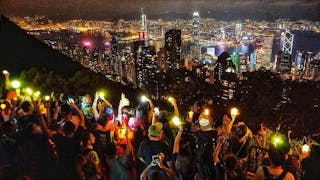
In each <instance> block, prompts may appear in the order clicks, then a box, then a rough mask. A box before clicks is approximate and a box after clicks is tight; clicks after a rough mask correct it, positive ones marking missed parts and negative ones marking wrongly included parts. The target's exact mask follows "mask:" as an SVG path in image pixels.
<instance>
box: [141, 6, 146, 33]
mask: <svg viewBox="0 0 320 180" xmlns="http://www.w3.org/2000/svg"><path fill="white" fill-rule="evenodd" d="M141 30H142V31H146V32H147V15H146V14H145V13H144V11H143V8H141Z"/></svg>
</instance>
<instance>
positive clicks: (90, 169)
mask: <svg viewBox="0 0 320 180" xmlns="http://www.w3.org/2000/svg"><path fill="white" fill-rule="evenodd" d="M92 151H93V150H92V149H86V150H84V151H83V152H81V153H80V154H79V155H78V158H79V160H81V161H83V162H85V163H84V164H82V171H83V172H84V174H85V176H86V179H92V178H93V177H95V176H96V166H95V164H94V163H93V162H91V161H89V159H88V158H89V154H90V153H91V152H92Z"/></svg>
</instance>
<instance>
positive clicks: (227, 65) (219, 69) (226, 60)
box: [214, 52, 236, 81]
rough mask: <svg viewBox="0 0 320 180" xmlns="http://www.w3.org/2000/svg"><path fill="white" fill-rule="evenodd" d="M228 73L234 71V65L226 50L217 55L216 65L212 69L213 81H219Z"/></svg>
mask: <svg viewBox="0 0 320 180" xmlns="http://www.w3.org/2000/svg"><path fill="white" fill-rule="evenodd" d="M229 73H233V74H235V73H236V67H235V65H234V64H233V62H232V59H231V57H230V55H229V54H228V53H227V52H223V53H222V54H220V55H219V56H218V60H217V63H216V67H215V69H214V79H215V81H221V80H223V79H224V78H225V76H227V74H229Z"/></svg>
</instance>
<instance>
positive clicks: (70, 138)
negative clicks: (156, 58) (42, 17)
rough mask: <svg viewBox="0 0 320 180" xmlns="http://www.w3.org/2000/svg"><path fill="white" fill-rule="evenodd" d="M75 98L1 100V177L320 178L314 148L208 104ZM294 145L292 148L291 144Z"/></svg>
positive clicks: (23, 96) (23, 94) (24, 94)
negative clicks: (162, 105) (162, 106)
mask: <svg viewBox="0 0 320 180" xmlns="http://www.w3.org/2000/svg"><path fill="white" fill-rule="evenodd" d="M119 99H120V101H119V106H118V107H117V108H116V107H114V106H113V104H111V103H110V102H109V101H108V100H107V99H106V98H105V97H104V95H103V94H102V93H98V92H97V93H96V94H95V97H94V98H92V97H90V95H84V96H79V97H74V96H65V95H63V94H60V95H57V96H56V95H55V94H54V93H52V94H51V97H46V98H41V96H39V95H38V96H34V95H31V94H28V93H27V92H19V93H16V94H15V95H14V96H12V95H10V97H8V98H7V99H2V100H1V105H0V106H1V120H0V133H1V138H0V179H3V180H5V179H10V180H11V179H35V180H38V179H40V180H42V179H66V180H75V179H83V180H87V179H88V180H96V179H97V180H99V179H112V180H113V179H119V180H122V179H123V180H126V179H129V180H130V179H133V180H134V179H143V180H144V179H179V180H180V179H181V180H182V179H187V180H188V179H197V180H209V179H210V180H212V179H217V180H219V179H224V180H227V179H235V180H236V179H239V180H240V179H258V180H262V179H286V180H291V179H320V176H319V171H318V170H317V168H318V167H319V166H317V165H319V161H318V159H319V155H317V154H319V144H317V143H316V142H315V141H313V140H312V139H311V138H310V137H307V138H304V139H302V140H300V141H295V140H291V139H290V133H288V134H287V135H286V136H285V135H283V134H281V133H280V130H279V128H280V127H279V128H275V129H274V130H272V128H270V129H269V128H267V127H264V125H263V124H261V126H260V127H259V128H258V129H259V130H258V131H257V132H252V130H250V128H249V127H247V125H246V124H245V123H244V122H242V121H240V120H238V119H237V115H238V111H237V109H233V110H232V112H231V113H230V114H229V113H228V114H225V115H224V116H222V118H221V119H214V118H213V117H214V116H213V114H214V113H215V110H214V109H213V108H212V101H208V103H206V104H202V105H199V104H196V103H195V104H193V105H190V111H188V112H185V113H180V112H179V109H178V106H177V103H176V101H175V99H174V98H173V97H169V98H168V99H167V100H168V102H169V103H170V104H172V110H171V111H170V110H159V108H158V107H155V106H154V104H153V102H152V100H151V99H150V98H148V97H146V96H142V97H141V103H140V105H138V106H137V107H131V106H130V101H129V100H128V99H127V98H126V97H125V95H124V94H122V96H121V97H120V98H119ZM294 142H295V143H294Z"/></svg>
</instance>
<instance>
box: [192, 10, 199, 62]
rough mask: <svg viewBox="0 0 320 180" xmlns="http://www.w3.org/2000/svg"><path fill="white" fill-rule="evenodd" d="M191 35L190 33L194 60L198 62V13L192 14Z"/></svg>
mask: <svg viewBox="0 0 320 180" xmlns="http://www.w3.org/2000/svg"><path fill="white" fill-rule="evenodd" d="M192 19H193V23H192V26H193V33H192V40H193V46H194V49H193V50H194V58H195V59H197V60H200V52H201V47H200V15H199V12H197V11H196V12H194V13H193V16H192Z"/></svg>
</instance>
